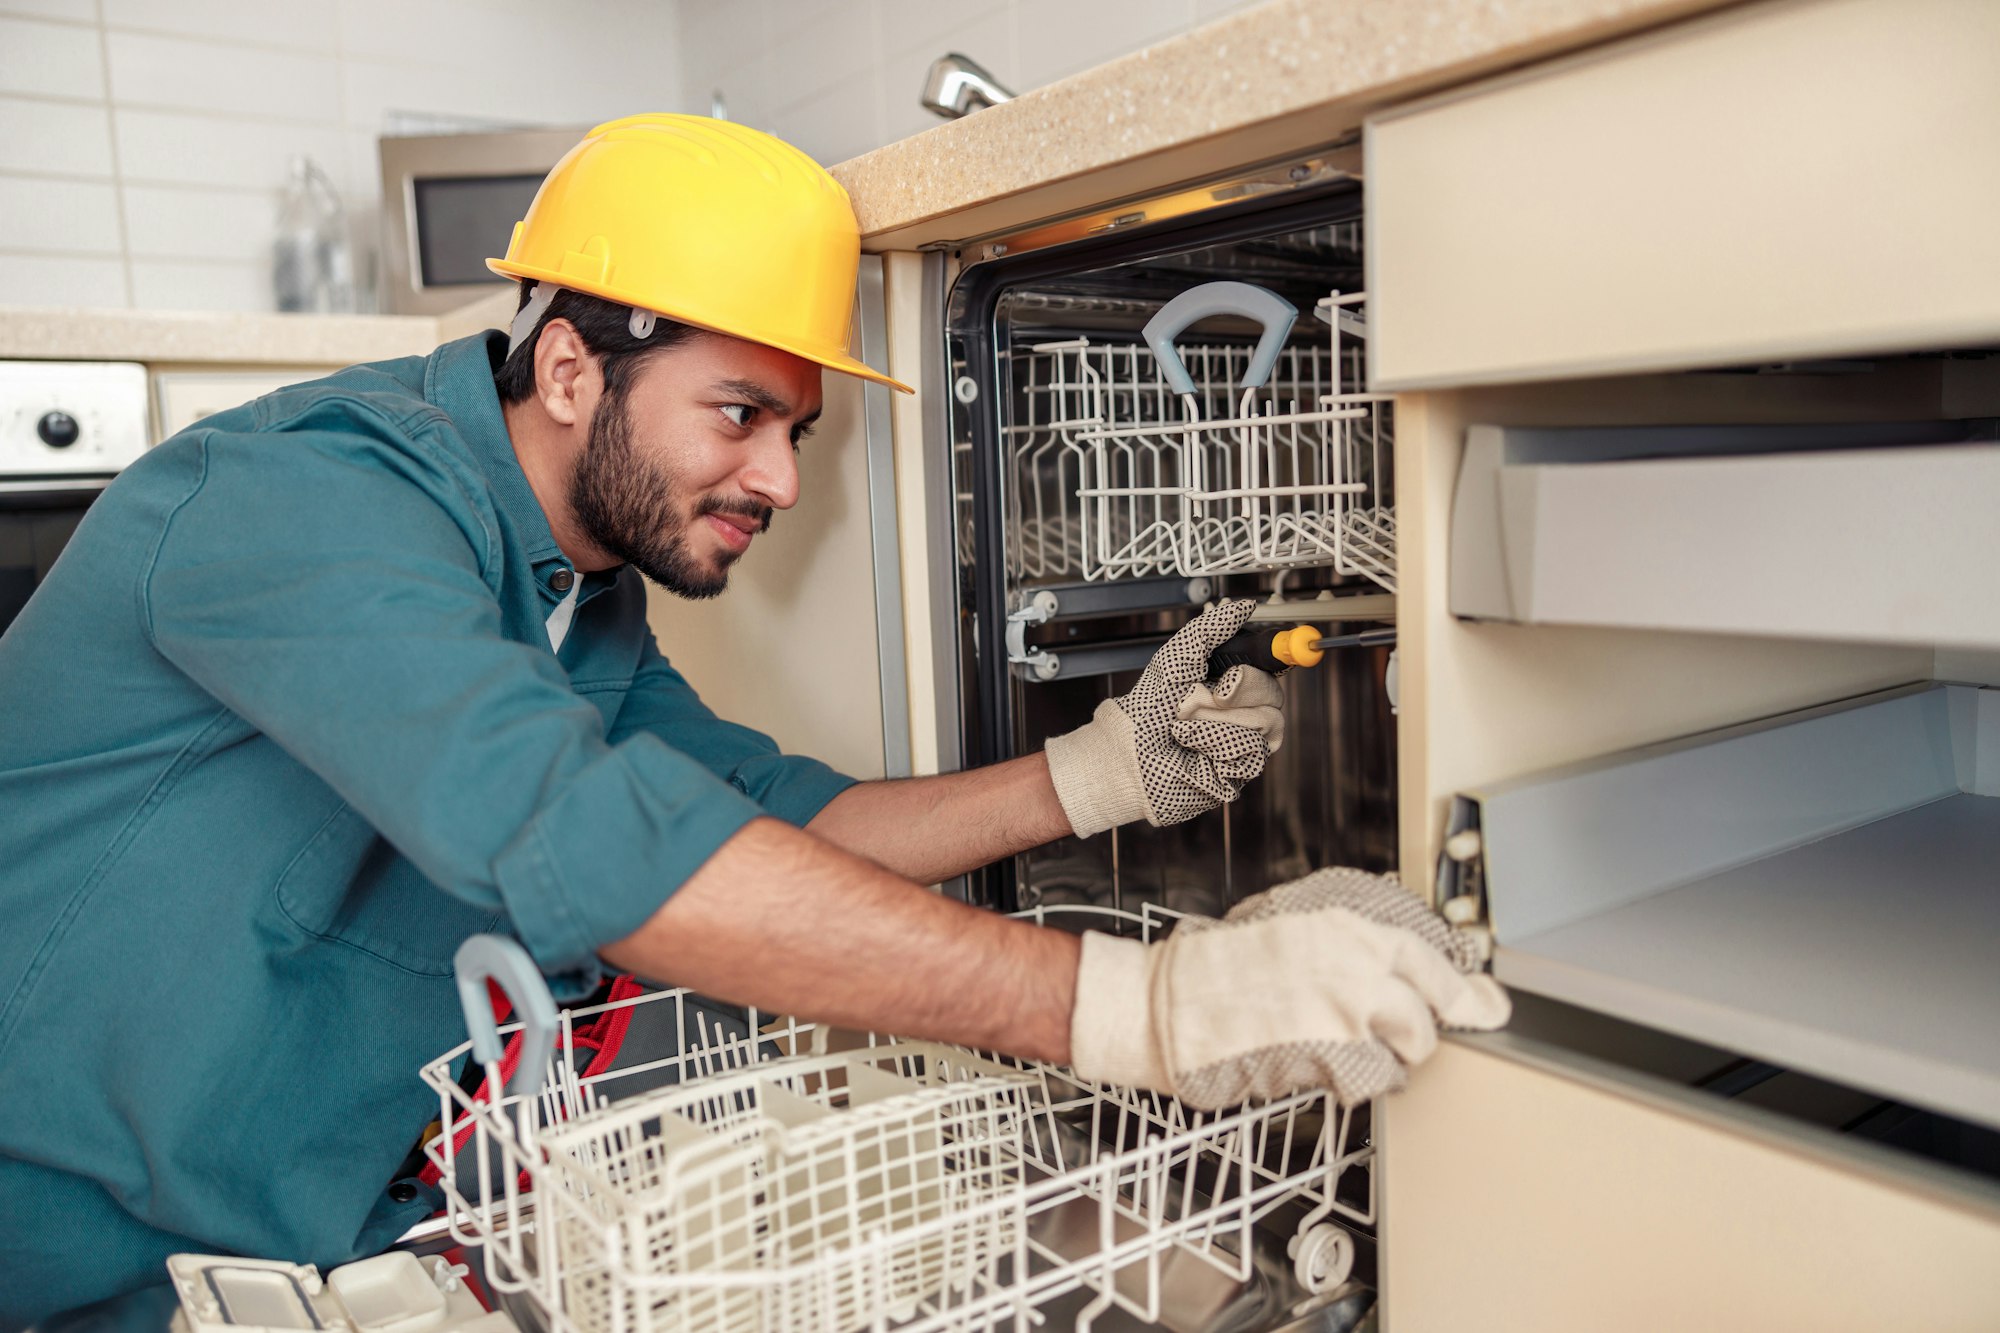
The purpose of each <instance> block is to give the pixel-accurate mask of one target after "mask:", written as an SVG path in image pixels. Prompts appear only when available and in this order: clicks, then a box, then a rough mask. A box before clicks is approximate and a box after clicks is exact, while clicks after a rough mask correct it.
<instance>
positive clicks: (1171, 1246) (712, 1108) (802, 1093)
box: [422, 907, 1374, 1333]
mask: <svg viewBox="0 0 2000 1333" xmlns="http://www.w3.org/2000/svg"><path fill="white" fill-rule="evenodd" d="M1023 915H1024V917H1025V918H1026V919H1030V920H1035V921H1038V922H1043V923H1049V924H1062V923H1064V922H1065V921H1067V922H1068V923H1069V924H1071V925H1073V926H1096V927H1100V928H1104V929H1112V930H1120V931H1123V932H1124V933H1128V934H1136V935H1138V936H1140V937H1142V938H1151V937H1153V936H1155V935H1157V934H1159V933H1162V932H1164V931H1166V930H1168V929H1171V927H1172V924H1173V921H1174V919H1175V917H1174V914H1172V913H1168V912H1165V911H1162V910H1159V909H1156V908H1150V907H1149V908H1147V909H1146V910H1143V911H1140V912H1136V913H1135V912H1119V911H1111V910H1106V909H1100V908H1092V907H1047V908H1042V909H1038V910H1037V911H1035V912H1032V913H1025V914H1023ZM461 985H462V987H463V985H464V982H463V981H462V982H461ZM479 994H480V995H481V998H482V1001H483V988H482V989H479ZM518 999H519V997H517V1002H518ZM472 1008H473V1006H470V1005H469V1006H468V1009H469V1010H470V1009H472ZM649 1008H650V1009H651V1010H652V1014H651V1015H650V1017H652V1018H655V1019H658V1018H661V1017H666V1018H667V1021H665V1022H664V1023H656V1024H655V1027H656V1028H657V1029H659V1030H662V1031H668V1032H674V1031H677V1032H678V1033H679V1034H680V1038H679V1040H678V1041H669V1042H668V1043H667V1046H668V1047H669V1048H670V1049H667V1050H666V1051H665V1052H664V1053H663V1054H662V1055H661V1057H660V1058H659V1059H655V1060H649V1061H647V1062H645V1063H641V1064H635V1065H632V1066H629V1067H627V1068H623V1069H618V1070H615V1071H613V1072H609V1073H604V1074H595V1075H586V1074H585V1073H584V1072H583V1071H585V1070H586V1069H588V1068H589V1067H590V1062H591V1057H592V1052H591V1051H590V1049H589V1044H588V1041H587V1040H586V1041H585V1043H584V1044H583V1045H582V1046H579V1044H578V1039H577V1035H576V1033H577V1024H578V1023H580V1022H589V1021H591V1020H592V1019H594V1018H596V1017H598V1016H599V1015H616V1014H620V1013H621V1012H622V1013H623V1014H624V1015H625V1018H626V1019H630V1020H637V1019H639V1018H642V1017H647V1016H648V1015H646V1014H645V1011H646V1010H647V1009H649ZM532 1010H533V1006H532V1005H527V1006H524V1011H528V1012H532ZM738 1012H741V1011H738ZM744 1019H745V1020H747V1021H740V1022H732V1021H729V1020H728V1019H726V1018H721V1017H718V1016H716V1014H715V1013H714V1011H712V1010H706V1009H704V1008H703V1007H702V1005H701V1004H700V1002H698V1001H697V1000H696V999H695V997H692V996H691V995H689V993H688V992H685V991H677V990H670V991H659V992H653V993H649V994H645V995H642V996H639V997H637V998H635V999H628V1000H622V1001H617V1002H615V1003H613V1004H610V1005H604V1006H599V1007H598V1008H596V1009H591V1010H578V1011H575V1012H574V1013H571V1014H564V1015H562V1016H561V1017H560V1018H559V1019H558V1020H557V1023H556V1029H557V1030H556V1031H555V1032H553V1033H552V1034H550V1036H551V1039H552V1041H553V1053H552V1055H551V1057H550V1058H548V1059H547V1060H546V1061H541V1062H538V1063H540V1068H539V1070H538V1071H536V1072H535V1073H533V1074H530V1073H528V1072H526V1070H527V1069H532V1068H533V1064H532V1063H529V1062H533V1061H534V1056H533V1055H532V1054H531V1055H530V1056H529V1057H527V1059H526V1060H525V1061H524V1062H523V1063H524V1069H522V1070H517V1071H516V1075H515V1078H514V1080H513V1081H512V1082H511V1083H506V1084H505V1090H504V1092H503V1093H502V1095H501V1096H499V1097H498V1098H497V1099H495V1098H493V1097H491V1096H490V1095H486V1094H485V1093H483V1092H481V1093H475V1092H469V1091H467V1090H466V1088H465V1087H463V1086H462V1085H461V1082H460V1079H459V1077H458V1074H457V1073H456V1070H457V1068H458V1067H459V1066H460V1064H461V1061H462V1060H463V1059H464V1058H465V1057H466V1056H467V1053H468V1052H469V1051H477V1050H478V1048H479V1040H478V1037H477V1036H475V1040H474V1041H472V1042H468V1043H465V1044H464V1045H461V1046H459V1047H456V1048H454V1049H453V1050H451V1051H448V1052H446V1053H445V1054H443V1055H442V1056H440V1057H439V1058H438V1059H437V1060H435V1061H433V1062H431V1063H430V1064H428V1065H426V1066H425V1067H424V1069H423V1070H422V1076H423V1078H424V1080H425V1082H426V1083H427V1084H429V1085H430V1086H431V1087H432V1088H433V1089H434V1090H435V1091H436V1092H437V1093H438V1096H439V1101H440V1107H441V1113H442V1114H441V1123H442V1124H444V1125H447V1126H450V1127H451V1128H450V1130H449V1132H444V1133H440V1134H438V1135H437V1136H436V1137H435V1138H433V1139H432V1141H431V1142H430V1144H429V1145H427V1148H426V1151H427V1153H428V1154H429V1156H430V1158H431V1160H432V1162H433V1163H434V1164H435V1165H436V1166H437V1168H438V1169H439V1171H440V1173H441V1176H442V1185H443V1188H444V1192H445V1196H446V1201H447V1214H448V1216H449V1219H450V1227H451V1231H452V1235H453V1237H454V1239H456V1240H457V1241H459V1242H460V1243H461V1244H465V1245H475V1246H480V1247H482V1248H483V1250H484V1254H485V1260H486V1271H487V1277H488V1281H489V1283H490V1284H491V1285H492V1286H493V1287H494V1288H495V1289H496V1290H499V1291H505V1292H511V1293H518V1294H519V1296H520V1297H521V1298H524V1299H525V1300H526V1301H527V1302H528V1303H529V1304H530V1305H531V1306H532V1307H533V1308H534V1310H535V1311H536V1313H537V1314H539V1315H540V1316H541V1317H542V1318H543V1319H544V1320H545V1322H546V1323H547V1324H548V1325H549V1327H550V1328H552V1329H557V1330H562V1331H563V1333H586V1331H587V1333H600V1331H601V1333H627V1331H628V1330H630V1331H632V1333H640V1331H644V1333H654V1331H656V1330H661V1331H663V1330H695V1329H702V1330H760V1331H761V1330H808V1329H810V1330H830V1329H861V1328H869V1329H886V1328H891V1327H894V1328H898V1329H908V1330H915V1331H917V1333H928V1331H929V1330H944V1329H968V1330H969V1329H984V1328H995V1327H1003V1326H1007V1327H1013V1328H1016V1329H1026V1328H1028V1327H1030V1326H1033V1325H1038V1324H1040V1323H1042V1322H1043V1321H1044V1319H1045V1318H1046V1317H1047V1316H1045V1315H1044V1314H1043V1313H1042V1311H1043V1310H1044V1309H1045V1308H1046V1307H1048V1306H1050V1305H1051V1304H1053V1303H1055V1302H1058V1301H1065V1300H1067V1301H1069V1302H1071V1303H1074V1301H1075V1300H1077V1299H1078V1298H1081V1299H1082V1300H1083V1301H1084V1304H1083V1305H1082V1308H1081V1309H1080V1310H1078V1311H1076V1313H1075V1315H1074V1319H1075V1326H1076V1327H1078V1328H1088V1327H1089V1326H1090V1324H1091V1323H1092V1321H1093V1320H1095V1319H1096V1318H1097V1317H1099V1316H1100V1315H1102V1314H1104V1313H1105V1312H1107V1311H1110V1310H1112V1309H1114V1308H1115V1309H1118V1310H1121V1311H1123V1312H1125V1313H1126V1314H1128V1315H1131V1316H1134V1317H1136V1318H1139V1319H1142V1320H1147V1321H1154V1320H1157V1319H1159V1318H1160V1317H1161V1314H1162V1307H1163V1300H1164V1299H1165V1286H1166V1275H1167V1274H1168V1272H1169V1269H1170V1267H1172V1266H1173V1265H1183V1264H1186V1263H1188V1262H1190V1261H1192V1262H1193V1263H1196V1264H1198V1265H1200V1266H1202V1267H1205V1268H1207V1269H1209V1270H1212V1271H1213V1272H1214V1273H1216V1274H1218V1275H1220V1276H1222V1277H1225V1278H1228V1279H1232V1280H1234V1281H1236V1282H1244V1281H1248V1280H1249V1279H1250V1278H1251V1275H1252V1266H1253V1229H1255V1228H1258V1227H1260V1226H1261V1227H1263V1228H1264V1229H1265V1230H1266V1231H1267V1232H1268V1231H1269V1230H1271V1229H1272V1228H1273V1227H1275V1226H1277V1225H1278V1224H1279V1223H1281V1222H1282V1223H1284V1224H1287V1225H1289V1227H1290V1229H1291V1232H1292V1236H1291V1242H1290V1246H1289V1250H1290V1253H1291V1255H1292V1259H1293V1267H1294V1273H1295V1276H1296V1278H1297V1280H1298V1284H1299V1286H1300V1287H1302V1288H1303V1289H1304V1290H1305V1291H1306V1292H1309V1293H1315V1292H1326V1291H1331V1290H1333V1289H1334V1288H1336V1287H1337V1286H1339V1285H1340V1284H1341V1283H1342V1282H1343V1281H1344V1280H1345V1279H1346V1277H1347V1270H1348V1268H1349V1266H1350V1265H1351V1263H1352V1256H1353V1248H1352V1237H1351V1235H1350V1233H1349V1232H1348V1231H1347V1230H1346V1229H1345V1226H1344V1225H1342V1224H1344V1223H1353V1224H1359V1225H1362V1226H1372V1224H1373V1222H1374V1182H1373V1176H1372V1171H1371V1167H1372V1160H1373V1147H1372V1145H1371V1144H1370V1143H1369V1142H1368V1141H1367V1139H1366V1136H1365V1129H1364V1126H1365V1123H1366V1121H1365V1116H1364V1117H1361V1118H1360V1119H1359V1120H1357V1112H1356V1110H1354V1109H1352V1108H1342V1107H1340V1106H1338V1105H1337V1104H1335V1103H1334V1102H1333V1100H1332V1099H1331V1097H1330V1096H1329V1095H1328V1094H1326V1093H1323V1092H1316V1093H1309V1094H1300V1095H1296V1096H1292V1097H1288V1098H1284V1099H1281V1100H1277V1101H1272V1102H1268V1103H1258V1104H1247V1105H1244V1106H1240V1107H1236V1108H1233V1109H1230V1110H1225V1111H1220V1112H1213V1113H1208V1112H1200V1111H1194V1110H1191V1109H1189V1108H1187V1107H1185V1106H1184V1105H1182V1104H1181V1103H1179V1102H1178V1101H1175V1100H1173V1099H1172V1098H1167V1097H1162V1096H1159V1095H1157V1094H1153V1093H1146V1092H1138V1091H1134V1090H1131V1089H1125V1088H1116V1087H1109V1086H1104V1085H1099V1084H1095V1083H1091V1082H1089V1081H1087V1080H1083V1079H1080V1078H1078V1077H1077V1076H1076V1075H1075V1074H1074V1073H1073V1072H1072V1071H1070V1070H1067V1069H1065V1068H1062V1067H1060V1066H1055V1065H1051V1064H1046V1063H1043V1062H1039V1061H1031V1060H1019V1059H1013V1058H1010V1057H1004V1056H997V1055H992V1054H987V1053H981V1052H974V1051H968V1050H962V1049H959V1048H956V1047H952V1046H946V1045H942V1044H939V1043H933V1042H910V1041H898V1040H895V1039H893V1038H889V1037H885V1036H880V1035H875V1034H856V1033H846V1032H838V1031H834V1030H831V1029H825V1028H815V1027H813V1026H811V1025H808V1024H803V1023H798V1022H794V1021H791V1020H769V1019H768V1018H767V1017H766V1016H763V1015H759V1014H758V1013H756V1011H754V1010H753V1011H749V1012H748V1013H747V1015H744ZM472 1021H473V1023H474V1026H475V1030H477V1027H478V1025H479V1023H480V1019H479V1018H478V1017H476V1016H475V1017H473V1018H472ZM621 1021H623V1020H621ZM486 1022H487V1027H488V1030H489V1032H491V1030H492V1029H491V1024H490V1020H486ZM532 1025H533V1020H532V1019H531V1022H530V1026H532ZM521 1026H522V1025H520V1024H516V1025H513V1026H512V1027H510V1028H509V1029H505V1030H504V1031H514V1030H517V1029H519V1028H520V1027H521ZM530 1035H532V1034H530ZM528 1045H529V1046H530V1047H532V1045H533V1042H532V1041H530V1042H529V1043H528ZM491 1049H492V1048H491V1047H490V1046H488V1047H487V1048H486V1051H487V1053H488V1054H490V1052H491ZM500 1072H501V1070H500V1065H499V1063H498V1062H497V1061H494V1062H492V1063H489V1064H488V1083H487V1085H486V1086H487V1087H488V1088H492V1087H496V1086H501V1085H502V1083H503V1080H501V1079H500V1078H499V1077H497V1076H498V1075H499V1074H500ZM1066 1308H1067V1307H1066Z"/></svg>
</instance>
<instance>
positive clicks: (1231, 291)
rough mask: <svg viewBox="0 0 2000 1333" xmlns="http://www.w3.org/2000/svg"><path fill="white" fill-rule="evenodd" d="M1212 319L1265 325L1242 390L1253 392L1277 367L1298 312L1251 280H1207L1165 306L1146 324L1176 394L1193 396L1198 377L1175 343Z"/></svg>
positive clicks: (1149, 343) (1147, 334)
mask: <svg viewBox="0 0 2000 1333" xmlns="http://www.w3.org/2000/svg"><path fill="white" fill-rule="evenodd" d="M1210 315H1243V316H1245V317H1246V318H1249V319H1254V320H1256V321H1257V322H1258V323H1259V324H1261V325H1263V326H1264V336H1263V337H1261V338H1259V339H1258V340H1257V350H1256V351H1255V352H1253V353H1251V354H1250V365H1249V366H1248V368H1246V369H1245V370H1244V372H1243V379H1242V382H1241V383H1240V384H1239V385H1238V386H1237V387H1238V388H1243V389H1254V388H1257V387H1258V386H1259V385H1261V384H1263V383H1264V381H1266V380H1268V379H1270V378H1271V367H1273V366H1275V365H1277V364H1278V353H1279V351H1280V350H1282V349H1283V347H1284V345H1285V338H1286V337H1287V335H1289V334H1290V333H1291V331H1292V321H1293V320H1296V319H1297V318H1298V317H1299V308H1298V307H1297V306H1295V305H1293V304H1292V303H1291V302H1290V301H1287V300H1286V299H1285V298H1284V297H1282V296H1280V295H1278V294H1277V293H1276V292H1274V291H1270V290H1268V289H1266V288H1263V287H1253V286H1251V285H1250V284H1249V283H1247V282H1205V283H1203V284H1202V285H1201V286H1199V287H1190V288H1188V289H1187V290H1186V291H1184V292H1182V293H1181V294H1180V295H1179V296H1176V297H1175V298H1174V299H1173V300H1171V301H1169V302H1167V303H1166V304H1165V305H1163V306H1161V307H1160V313H1158V314H1157V315H1154V316H1153V317H1152V318H1151V319H1149V320H1147V321H1146V328H1145V330H1144V337H1145V339H1146V346H1148V347H1150V348H1152V349H1153V356H1154V357H1155V358H1157V359H1158V361H1159V363H1160V371H1161V373H1162V374H1164V375H1165V376H1166V377H1167V383H1168V385H1170V386H1171V387H1172V388H1173V391H1174V392H1175V393H1193V392H1194V377H1193V376H1191V375H1189V374H1188V372H1187V367H1186V366H1184V365H1182V364H1181V355H1180V353H1179V352H1176V351H1175V350H1174V339H1176V338H1178V337H1180V336H1181V334H1182V333H1183V332H1185V331H1186V329H1187V328H1188V326H1189V325H1192V324H1196V323H1199V322H1200V321H1201V320H1204V319H1207V318H1208V317H1209V316H1210Z"/></svg>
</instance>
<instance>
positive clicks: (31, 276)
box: [0, 251, 129, 309]
mask: <svg viewBox="0 0 2000 1333" xmlns="http://www.w3.org/2000/svg"><path fill="white" fill-rule="evenodd" d="M127 304H129V302H128V301H127V300H126V297H125V261H124V260H122V259H70V258H66V257H65V258H57V257H55V256H51V255H10V254H8V253H6V252H5V251H0V305H67V306H86V307H92V306H99V307H109V308H112V309H117V308H120V307H123V306H125V305H127Z"/></svg>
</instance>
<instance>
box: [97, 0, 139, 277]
mask: <svg viewBox="0 0 2000 1333" xmlns="http://www.w3.org/2000/svg"><path fill="white" fill-rule="evenodd" d="M92 8H94V9H95V10H96V12H97V59H98V61H99V64H100V66H101V68H102V70H103V73H104V134H105V137H106V138H107V139H108V140H109V141H110V148H111V180H112V188H113V189H114V190H115V191H116V193H117V201H118V255H119V259H120V261H121V262H120V265H119V267H120V268H121V269H122V270H123V272H124V275H125V304H126V306H127V307H128V308H129V307H132V306H136V305H137V304H138V303H139V293H138V284H137V282H136V281H135V280H134V278H133V276H132V229H131V225H130V224H129V223H128V222H127V221H126V217H125V176H124V172H123V171H122V170H121V167H120V161H119V156H118V107H117V99H116V98H115V97H114V96H113V95H112V92H111V37H110V34H109V33H107V32H106V31H105V29H104V0H92Z"/></svg>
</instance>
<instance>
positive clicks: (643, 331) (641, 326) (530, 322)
mask: <svg viewBox="0 0 2000 1333" xmlns="http://www.w3.org/2000/svg"><path fill="white" fill-rule="evenodd" d="M562 290H563V289H562V288H561V287H558V286H556V285H555V284H554V283H553V282H537V283H533V284H531V285H530V287H529V289H528V301H527V304H526V305H523V306H522V307H521V308H520V310H518V311H516V312H515V314H514V322H513V323H512V324H510V325H508V326H507V355H508V356H510V357H511V356H513V355H514V352H515V349H517V348H518V347H520V345H521V344H522V343H524V342H526V341H527V340H528V336H529V335H530V334H532V333H533V332H534V331H535V326H536V325H537V324H539V323H541V322H542V316H543V315H546V314H547V313H548V312H549V306H550V305H551V304H553V303H554V301H555V299H556V293H557V292H559V291H562ZM659 322H660V317H659V316H658V315H657V314H655V313H654V312H653V311H651V310H647V309H645V308H644V307H642V306H636V305H635V306H633V307H632V315H631V318H630V319H629V320H627V321H626V327H627V328H629V329H631V330H632V336H633V337H634V338H637V339H639V340H640V341H641V342H644V341H645V340H646V339H648V338H650V337H652V336H653V329H654V327H655V326H657V325H658V324H659Z"/></svg>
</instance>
